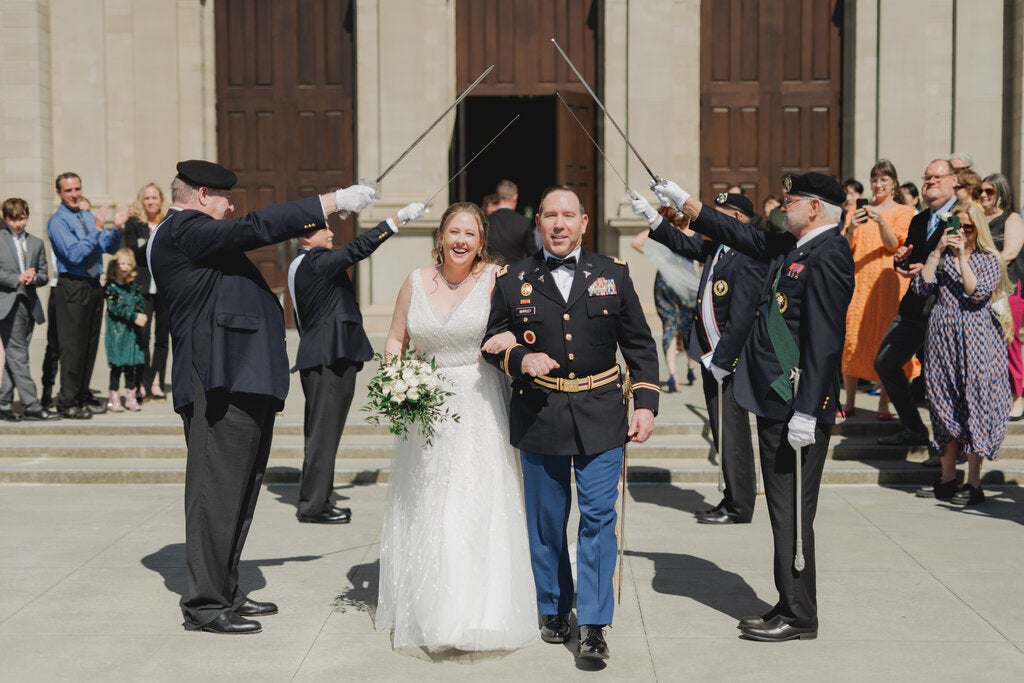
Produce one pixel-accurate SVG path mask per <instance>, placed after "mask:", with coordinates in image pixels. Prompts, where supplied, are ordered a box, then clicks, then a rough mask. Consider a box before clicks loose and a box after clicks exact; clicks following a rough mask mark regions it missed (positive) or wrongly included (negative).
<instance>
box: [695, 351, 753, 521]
mask: <svg viewBox="0 0 1024 683" xmlns="http://www.w3.org/2000/svg"><path fill="white" fill-rule="evenodd" d="M701 380H702V381H703V382H704V400H705V402H706V403H707V407H708V419H709V420H710V421H711V433H712V434H713V435H714V438H715V447H716V448H717V449H718V452H719V454H720V455H719V457H720V458H722V475H723V477H724V479H725V491H723V492H722V497H723V499H724V501H725V508H726V511H727V512H731V513H732V514H734V515H735V516H736V518H737V519H738V520H739V521H741V522H749V521H750V520H751V519H753V517H754V501H755V499H756V498H757V472H756V470H755V468H754V445H753V442H752V441H751V438H750V414H749V413H748V412H747V411H746V410H744V409H743V408H741V407H740V405H739V404H738V403H736V398H735V397H734V396H733V393H732V389H733V377H732V375H730V376H728V377H726V378H725V382H724V383H723V384H722V430H723V431H724V432H725V435H726V436H725V451H724V452H723V451H722V447H721V445H720V444H721V441H720V440H719V439H720V438H721V437H720V436H719V435H718V381H717V380H716V379H715V376H714V375H713V374H711V372H710V371H709V370H707V369H705V368H704V366H703V365H701Z"/></svg>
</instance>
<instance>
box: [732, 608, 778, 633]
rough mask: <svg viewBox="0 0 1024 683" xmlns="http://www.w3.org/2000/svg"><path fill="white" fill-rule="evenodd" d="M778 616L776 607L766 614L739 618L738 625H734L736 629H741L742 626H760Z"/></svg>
mask: <svg viewBox="0 0 1024 683" xmlns="http://www.w3.org/2000/svg"><path fill="white" fill-rule="evenodd" d="M777 616H778V613H777V612H776V607H772V608H771V609H770V610H768V613H767V614H762V615H756V614H755V615H753V616H748V617H740V623H738V624H736V628H739V629H742V628H743V627H744V626H760V625H761V624H763V623H764V622H766V621H771V620H772V619H774V618H775V617H777Z"/></svg>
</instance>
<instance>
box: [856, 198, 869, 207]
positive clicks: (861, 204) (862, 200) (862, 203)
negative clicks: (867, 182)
mask: <svg viewBox="0 0 1024 683" xmlns="http://www.w3.org/2000/svg"><path fill="white" fill-rule="evenodd" d="M867 205H868V200H867V198H866V197H861V198H860V199H858V200H857V208H858V209H863V208H864V207H865V206H867Z"/></svg>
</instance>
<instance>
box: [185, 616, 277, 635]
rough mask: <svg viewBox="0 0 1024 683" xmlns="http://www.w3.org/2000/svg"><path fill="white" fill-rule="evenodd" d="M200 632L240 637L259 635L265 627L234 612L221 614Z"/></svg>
mask: <svg viewBox="0 0 1024 683" xmlns="http://www.w3.org/2000/svg"><path fill="white" fill-rule="evenodd" d="M199 630H200V631H206V632H207V633H224V634H229V635H240V634H243V633H259V632H260V631H262V630H263V626H262V625H261V624H260V622H258V621H253V620H252V619H246V618H245V617H240V616H238V615H237V614H235V613H234V612H224V614H221V615H220V616H218V617H217V618H216V619H214V620H213V621H211V622H210V623H209V624H206V625H205V626H203V627H202V628H201V629H199Z"/></svg>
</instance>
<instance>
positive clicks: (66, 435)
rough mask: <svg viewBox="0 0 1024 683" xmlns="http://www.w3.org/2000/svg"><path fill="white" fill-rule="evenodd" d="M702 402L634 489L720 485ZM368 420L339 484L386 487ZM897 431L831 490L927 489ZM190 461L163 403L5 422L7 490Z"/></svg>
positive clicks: (997, 475)
mask: <svg viewBox="0 0 1024 683" xmlns="http://www.w3.org/2000/svg"><path fill="white" fill-rule="evenodd" d="M696 399H697V396H696V391H695V390H694V389H693V388H688V389H687V390H684V391H683V392H680V393H679V394H674V395H671V396H667V397H666V398H665V401H664V403H663V407H662V413H661V416H660V417H659V418H658V421H657V426H656V431H655V435H654V436H653V437H652V438H651V439H650V441H648V443H645V444H640V445H634V446H630V448H629V463H630V471H629V475H630V481H633V482H650V483H669V482H671V483H678V484H688V483H690V484H693V483H713V482H716V481H717V479H718V464H717V463H718V461H717V455H716V454H715V452H714V448H713V447H712V446H711V443H710V431H709V429H708V427H707V423H706V419H705V414H704V410H703V406H702V405H701V403H702V402H701V403H698V402H697V401H696ZM301 409H302V401H301V394H300V397H299V399H298V400H293V401H290V402H289V405H288V406H287V408H286V410H285V412H284V413H283V414H282V415H281V416H280V417H279V419H278V423H277V426H276V428H275V437H274V448H273V451H272V453H271V456H270V462H269V465H268V469H267V475H266V481H267V482H268V483H290V482H297V481H298V478H299V473H300V470H301V467H302V450H303V437H302V422H301ZM861 413H864V416H861ZM362 418H363V414H362V413H360V412H358V410H356V409H354V410H353V412H352V413H351V414H350V416H349V425H348V427H347V428H346V430H345V436H344V437H343V439H342V443H341V448H340V449H339V451H338V458H337V466H336V475H335V477H336V478H335V481H336V483H338V484H345V483H373V482H386V481H387V480H388V468H389V465H390V463H389V459H390V456H391V446H392V443H393V438H394V437H392V436H391V435H390V434H388V433H387V430H386V429H385V428H383V427H374V426H371V425H368V424H366V423H365V422H363V421H362ZM898 429H899V424H898V422H888V423H882V422H878V421H877V420H875V419H874V414H873V413H870V412H868V411H866V410H861V411H860V412H859V413H858V415H857V416H855V417H853V418H850V419H848V420H846V421H845V422H843V423H841V424H839V425H837V426H836V428H835V431H834V433H833V436H832V441H831V447H830V451H829V461H828V463H827V464H826V466H825V473H824V483H825V484H872V485H891V486H912V485H918V484H923V483H930V482H931V481H932V480H934V478H935V476H936V473H937V470H935V469H931V468H925V467H922V466H921V464H920V463H921V462H922V461H923V460H924V459H925V458H927V457H928V452H927V449H924V448H920V449H906V448H895V447H884V446H878V445H877V444H876V443H875V441H876V439H877V438H878V436H880V435H883V434H889V433H894V432H895V431H898ZM755 439H756V436H755ZM755 452H756V444H755ZM185 455H186V450H185V443H184V439H183V437H182V429H181V421H180V420H179V418H178V417H177V415H175V414H174V413H173V411H172V410H171V408H170V406H169V405H168V404H167V403H166V402H164V403H147V404H145V406H144V408H143V411H142V412H139V413H124V414H116V415H115V414H108V415H100V416H96V417H95V418H94V419H92V420H87V421H71V420H62V421H59V422H47V423H38V422H20V423H6V422H5V423H0V482H3V483H10V482H21V483H65V484H71V483H174V484H180V483H183V482H184V479H185ZM983 473H984V475H985V479H984V480H985V483H986V484H991V485H1001V484H1006V485H1019V484H1022V483H1024V423H1010V428H1009V433H1008V435H1007V438H1006V441H1005V442H1004V445H1003V449H1002V451H1001V455H1000V459H999V461H997V462H994V463H986V465H985V467H984V469H983Z"/></svg>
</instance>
